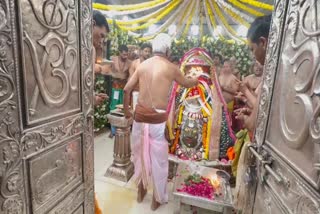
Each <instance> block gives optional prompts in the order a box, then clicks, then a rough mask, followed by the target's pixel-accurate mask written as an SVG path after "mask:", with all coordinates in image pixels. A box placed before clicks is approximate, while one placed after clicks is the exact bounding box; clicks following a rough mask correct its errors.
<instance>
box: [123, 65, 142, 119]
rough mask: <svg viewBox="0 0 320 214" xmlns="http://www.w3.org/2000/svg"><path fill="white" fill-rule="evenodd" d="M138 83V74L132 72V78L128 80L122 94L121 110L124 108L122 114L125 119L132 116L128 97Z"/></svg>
mask: <svg viewBox="0 0 320 214" xmlns="http://www.w3.org/2000/svg"><path fill="white" fill-rule="evenodd" d="M138 83H139V75H138V72H137V71H136V72H134V74H133V75H132V77H131V78H130V79H129V81H128V83H127V84H126V86H125V87H124V89H123V92H124V98H123V108H124V114H125V117H126V118H130V117H132V114H131V112H130V106H129V104H130V97H131V92H132V91H133V89H134V87H135V86H136V85H137V84H138Z"/></svg>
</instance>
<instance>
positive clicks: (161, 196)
mask: <svg viewBox="0 0 320 214" xmlns="http://www.w3.org/2000/svg"><path fill="white" fill-rule="evenodd" d="M165 124H166V123H165V122H164V123H161V124H147V123H137V122H134V123H133V128H132V141H131V142H132V143H131V148H132V159H133V163H134V167H135V174H134V178H135V179H136V183H137V184H139V183H140V182H142V183H143V186H144V188H145V189H147V188H148V185H149V184H150V183H152V184H153V191H154V196H155V199H156V200H157V202H159V203H160V204H164V203H167V202H168V192H167V179H168V167H169V161H168V142H167V140H166V138H165V134H164V130H165Z"/></svg>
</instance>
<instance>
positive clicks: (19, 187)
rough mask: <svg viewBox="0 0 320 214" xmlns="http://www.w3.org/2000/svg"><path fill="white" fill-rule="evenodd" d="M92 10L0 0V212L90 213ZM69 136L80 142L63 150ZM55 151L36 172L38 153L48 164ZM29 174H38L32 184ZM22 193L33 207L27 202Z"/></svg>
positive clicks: (62, 2)
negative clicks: (17, 18)
mask: <svg viewBox="0 0 320 214" xmlns="http://www.w3.org/2000/svg"><path fill="white" fill-rule="evenodd" d="M79 4H81V5H80V8H81V9H79ZM17 8H19V10H17ZM18 13H20V14H18ZM91 13H92V10H91V1H90V0H82V1H75V0H57V1H50V0H42V1H36V0H21V1H10V0H0V213H4V214H25V213H29V212H31V213H48V212H49V211H48V210H49V208H50V209H51V208H52V207H53V210H54V213H72V212H74V211H76V210H77V208H79V206H81V204H82V203H83V204H86V205H87V206H88V208H86V209H82V212H81V209H78V210H77V213H83V212H84V213H93V207H94V206H93V197H94V191H93V129H92V124H93V121H92V118H93V117H92V103H93V102H92V94H93V84H92V82H93V81H92V80H93V73H92V57H91V56H92V50H91V47H92V41H90V40H91V39H92V36H91V27H92V25H91V23H92V20H91ZM16 17H20V18H21V20H20V19H19V20H16ZM18 29H19V32H21V36H22V37H21V38H20V34H17V32H18ZM79 32H86V34H84V33H81V34H79ZM17 35H18V36H17ZM79 35H80V36H81V37H80V36H79ZM20 47H21V48H22V50H20V49H18V48H20ZM78 50H81V51H78ZM20 53H21V55H20ZM20 56H22V58H19V57H20ZM79 62H82V63H81V64H80V63H79ZM19 63H22V65H23V66H20V65H19ZM21 67H22V68H23V69H22V70H20V68H21ZM79 71H80V72H79ZM21 74H23V75H22V76H21ZM80 75H82V76H80ZM85 77H86V78H85ZM80 80H82V81H83V83H81V84H80ZM53 86H54V87H53ZM80 86H81V87H80ZM82 90H83V91H84V93H86V98H84V99H80V96H81V95H82ZM20 98H21V99H20ZM81 101H82V103H81ZM81 105H82V106H81ZM58 106H61V107H62V108H59V107H58ZM81 107H82V108H81ZM30 109H31V111H29V110H30ZM33 110H34V111H33ZM29 113H33V114H32V115H31V114H29ZM65 113H67V114H68V117H63V114H65ZM71 114H72V115H71ZM70 115H71V116H70ZM57 117H59V118H60V120H59V119H58V120H57ZM49 119H50V123H48V124H43V123H41V122H43V121H44V120H49ZM81 135H82V136H81ZM74 136H80V138H76V137H74ZM74 139H78V140H77V144H78V147H77V148H74V147H68V146H67V145H73V143H71V144H70V143H69V144H68V143H65V142H70V140H74ZM80 141H82V142H80ZM58 144H59V145H58ZM61 146H62V148H64V149H63V151H60V150H59V148H61ZM65 146H66V147H65ZM57 148H58V150H59V151H60V152H58V153H59V154H56V157H55V158H53V156H54V155H53V156H51V159H55V160H54V161H51V163H54V164H53V166H51V168H50V166H49V165H46V166H44V165H43V168H44V169H47V171H42V172H41V173H40V171H41V170H38V169H36V168H37V167H36V166H35V165H32V164H35V163H36V162H37V158H39V157H40V156H41V157H42V158H47V161H48V163H49V162H50V161H49V159H50V155H48V154H52V153H54V152H56V151H57V150H56V149H57ZM56 153H57V152H56ZM82 158H83V160H82ZM40 159H41V158H40ZM38 161H39V162H38V163H41V164H46V162H47V161H42V162H41V161H40V160H38ZM24 163H26V164H24ZM82 163H83V164H84V166H82V165H81V164H82ZM28 164H29V165H28ZM26 166H27V167H26ZM32 166H33V167H35V168H34V169H33V172H30V171H29V170H30V168H32ZM82 168H83V170H84V171H85V172H86V175H85V176H81V175H82ZM36 171H37V172H38V173H40V174H36V173H34V172H36ZM61 172H63V173H64V174H63V175H64V176H65V177H62V178H61V179H58V180H54V181H50V180H52V179H54V178H55V176H56V175H57V173H58V175H57V177H59V176H61V175H62V174H61ZM30 175H35V177H37V178H36V179H35V180H34V181H32V182H34V183H33V186H32V187H33V189H32V188H31V186H28V185H29V182H28V181H29V180H32V178H30ZM57 177H56V178H57ZM66 177H67V179H66ZM82 177H84V178H85V179H84V181H83V179H82ZM57 182H58V183H59V182H62V183H64V184H63V185H62V186H63V188H60V187H58V186H59V184H57ZM83 182H84V183H83ZM48 183H49V184H56V185H55V186H54V187H51V188H50V185H47V184H48ZM84 186H86V189H84ZM79 187H81V188H80V189H79ZM59 188H60V189H59ZM72 189H78V190H79V191H76V192H72ZM70 192H71V193H70ZM84 195H85V197H84ZM30 196H31V197H30ZM73 196H74V197H73ZM26 197H27V198H30V201H29V203H28V204H32V203H35V201H38V202H37V203H38V205H37V206H38V209H37V208H36V206H35V204H33V206H32V207H31V208H30V207H26V206H27V203H26V202H27V198H26ZM64 197H65V199H64ZM70 197H71V198H72V199H70ZM48 201H49V202H48ZM58 201H61V203H59V204H64V208H62V207H61V206H59V205H56V203H57V202H58ZM70 202H72V204H71V205H70ZM68 206H69V207H70V210H67V209H65V208H66V207H68ZM50 212H51V211H50Z"/></svg>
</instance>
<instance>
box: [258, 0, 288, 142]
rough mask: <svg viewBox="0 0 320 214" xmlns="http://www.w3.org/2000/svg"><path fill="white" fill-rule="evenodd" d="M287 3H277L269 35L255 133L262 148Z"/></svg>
mask: <svg viewBox="0 0 320 214" xmlns="http://www.w3.org/2000/svg"><path fill="white" fill-rule="evenodd" d="M286 2H287V1H280V0H278V1H275V11H274V12H273V19H272V24H271V31H270V35H269V39H270V41H269V45H268V49H267V61H266V64H265V66H264V75H263V85H262V90H261V95H260V104H259V113H258V118H257V128H256V132H255V141H256V143H257V144H258V145H259V146H261V145H262V144H263V141H264V137H265V132H266V128H267V121H268V115H269V111H270V103H271V97H272V87H273V83H274V80H275V76H276V75H275V74H276V72H275V71H276V69H277V65H278V59H279V52H280V48H281V47H280V46H281V43H280V42H281V38H282V34H283V32H282V29H283V25H284V15H285V11H284V10H285V8H286Z"/></svg>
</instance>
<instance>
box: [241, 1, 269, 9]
mask: <svg viewBox="0 0 320 214" xmlns="http://www.w3.org/2000/svg"><path fill="white" fill-rule="evenodd" d="M240 1H241V2H242V3H245V4H248V5H251V6H254V7H257V8H260V9H264V10H269V11H273V8H274V7H273V5H270V4H266V3H263V2H259V1H255V0H240Z"/></svg>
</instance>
